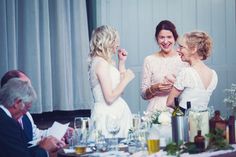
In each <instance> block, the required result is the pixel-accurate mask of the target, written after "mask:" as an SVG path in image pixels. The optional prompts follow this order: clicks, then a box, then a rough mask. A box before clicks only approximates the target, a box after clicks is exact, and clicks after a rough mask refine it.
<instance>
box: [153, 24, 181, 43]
mask: <svg viewBox="0 0 236 157" xmlns="http://www.w3.org/2000/svg"><path fill="white" fill-rule="evenodd" d="M161 30H168V31H171V32H172V34H173V36H174V38H175V41H176V40H177V38H178V36H179V35H178V33H177V31H176V27H175V25H174V24H173V23H172V22H170V21H168V20H163V21H161V22H160V23H159V24H158V25H157V26H156V32H155V38H156V39H157V36H158V34H159V33H160V31H161Z"/></svg>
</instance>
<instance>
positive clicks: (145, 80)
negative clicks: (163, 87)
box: [141, 59, 152, 96]
mask: <svg viewBox="0 0 236 157" xmlns="http://www.w3.org/2000/svg"><path fill="white" fill-rule="evenodd" d="M148 63H149V62H148V60H147V59H145V60H144V64H143V71H142V83H141V95H142V96H145V93H146V89H147V88H149V87H150V86H151V77H152V72H151V69H150V65H149V64H148Z"/></svg>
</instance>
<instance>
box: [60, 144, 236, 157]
mask: <svg viewBox="0 0 236 157" xmlns="http://www.w3.org/2000/svg"><path fill="white" fill-rule="evenodd" d="M231 146H232V147H233V148H234V149H233V150H219V151H214V152H202V153H198V154H189V153H184V154H181V155H180V156H181V157H236V144H233V145H231ZM95 156H96V157H105V156H107V157H108V156H120V157H127V156H129V157H145V156H147V157H174V156H171V155H167V152H165V151H164V150H162V149H161V150H160V151H159V152H157V153H154V154H150V155H149V154H148V152H147V150H144V151H137V152H134V153H132V154H131V153H128V152H127V151H124V150H122V151H116V152H111V151H108V152H87V153H84V154H76V153H75V152H66V151H65V149H61V150H59V151H58V152H57V157H95Z"/></svg>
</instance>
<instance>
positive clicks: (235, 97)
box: [224, 84, 236, 113]
mask: <svg viewBox="0 0 236 157" xmlns="http://www.w3.org/2000/svg"><path fill="white" fill-rule="evenodd" d="M224 93H225V94H226V97H225V98H224V103H225V104H226V105H227V106H230V107H231V109H232V110H233V113H235V111H236V84H232V85H231V87H230V88H229V89H225V90H224Z"/></svg>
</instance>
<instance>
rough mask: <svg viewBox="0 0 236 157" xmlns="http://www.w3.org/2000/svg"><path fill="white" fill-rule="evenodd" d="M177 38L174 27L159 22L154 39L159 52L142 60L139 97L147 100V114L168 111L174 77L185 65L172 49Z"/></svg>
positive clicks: (170, 23) (170, 24) (167, 22)
mask: <svg viewBox="0 0 236 157" xmlns="http://www.w3.org/2000/svg"><path fill="white" fill-rule="evenodd" d="M177 38H178V33H177V31H176V27H175V25H174V24H173V23H172V22H170V21H168V20H164V21H161V22H160V23H159V24H158V25H157V26H156V32H155V39H156V41H157V44H158V46H159V48H160V50H158V51H156V52H154V53H153V54H151V55H149V56H147V57H146V58H145V59H144V64H143V73H142V83H141V96H142V98H143V99H145V100H148V101H149V104H148V107H147V111H148V112H153V111H156V110H159V111H165V110H168V107H167V106H166V100H167V97H168V95H169V93H170V91H171V89H172V87H173V83H174V82H175V76H176V75H177V73H178V72H179V71H180V69H181V68H182V67H186V66H187V64H186V63H184V62H182V61H181V59H180V56H179V55H178V53H177V52H176V51H175V49H174V45H175V43H176V40H177Z"/></svg>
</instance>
